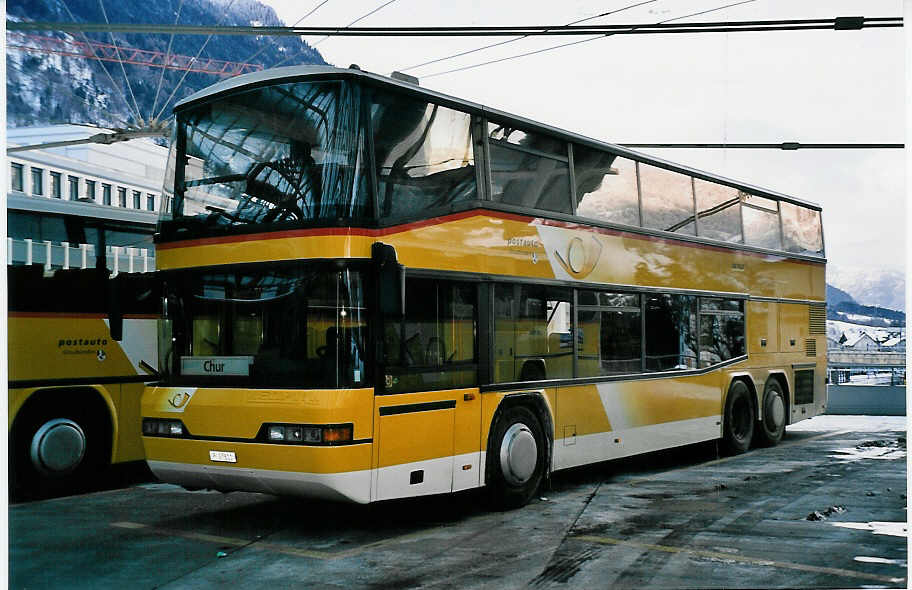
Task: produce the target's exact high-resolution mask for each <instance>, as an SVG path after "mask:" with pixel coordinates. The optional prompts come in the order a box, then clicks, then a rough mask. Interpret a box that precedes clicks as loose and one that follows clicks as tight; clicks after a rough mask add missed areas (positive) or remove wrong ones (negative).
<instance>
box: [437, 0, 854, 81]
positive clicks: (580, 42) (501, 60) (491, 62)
mask: <svg viewBox="0 0 912 590" xmlns="http://www.w3.org/2000/svg"><path fill="white" fill-rule="evenodd" d="M751 2H754V0H741V1H740V2H735V3H733V4H726V5H724V6H719V7H717V8H711V9H709V10H704V11H700V12H694V13H692V14H687V15H684V16H676V17H673V18H670V19H667V20H664V21H660V22H658V23H655V26H662V25H668V23H671V22H673V21H676V20H681V19H684V18H692V17H694V16H701V15H704V14H709V13H711V12H718V11H720V10H725V9H726V8H733V7H735V6H740V5H742V4H750V3H751ZM755 22H756V21H755ZM835 23H836V19H833V26H834V27H835V26H836V24H835ZM688 24H689V25H693V24H694V23H688ZM615 34H617V33H615ZM609 36H611V35H610V34H609V35H603V36H600V37H591V38H589V39H583V40H581V41H573V42H571V43H563V44H560V45H552V46H551V47H545V48H543V49H538V50H535V51H528V52H526V53H520V54H518V55H512V56H509V57H504V58H500V59H496V60H489V61H486V62H483V63H478V64H473V65H469V66H463V67H460V68H453V69H451V70H445V71H443V72H437V73H434V74H429V75H425V76H424V78H433V77H435V76H443V75H444V74H452V73H455V72H463V71H466V70H472V69H475V68H480V67H482V66H487V65H491V64H495V63H501V62H505V61H510V60H513V59H519V58H521V57H527V56H529V55H535V54H538V53H545V52H546V51H553V50H555V49H561V48H563V47H569V46H571V45H580V44H582V43H588V42H590V41H596V40H598V39H604V38H605V37H609Z"/></svg>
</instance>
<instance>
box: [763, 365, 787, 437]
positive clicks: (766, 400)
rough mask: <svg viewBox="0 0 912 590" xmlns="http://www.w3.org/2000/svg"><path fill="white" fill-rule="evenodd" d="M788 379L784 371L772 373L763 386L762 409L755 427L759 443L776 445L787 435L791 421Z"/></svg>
mask: <svg viewBox="0 0 912 590" xmlns="http://www.w3.org/2000/svg"><path fill="white" fill-rule="evenodd" d="M789 408H790V405H789V393H788V381H787V379H786V378H785V375H784V374H782V373H771V374H770V375H769V376H768V377H767V378H766V382H765V383H764V386H763V396H762V397H761V398H760V411H759V416H758V418H759V419H758V422H757V425H756V428H755V431H756V432H755V437H756V439H757V443H758V444H760V445H763V446H774V445H776V444H778V443H779V441H780V440H782V437H783V436H784V435H785V427H786V425H787V424H788V423H789Z"/></svg>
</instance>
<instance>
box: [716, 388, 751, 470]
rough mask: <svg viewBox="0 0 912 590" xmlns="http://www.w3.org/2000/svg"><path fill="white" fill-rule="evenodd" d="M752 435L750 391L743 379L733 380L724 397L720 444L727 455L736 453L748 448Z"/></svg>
mask: <svg viewBox="0 0 912 590" xmlns="http://www.w3.org/2000/svg"><path fill="white" fill-rule="evenodd" d="M753 435H754V411H753V406H752V404H751V392H750V389H748V387H747V385H745V383H744V382H743V381H734V382H733V383H732V384H731V386H730V387H729V389H728V395H727V396H726V399H725V415H724V417H723V426H722V446H723V449H724V450H725V452H726V454H728V455H738V454H741V453H743V452H745V451H747V449H748V448H750V443H751V438H752V437H753Z"/></svg>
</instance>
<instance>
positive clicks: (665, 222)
mask: <svg viewBox="0 0 912 590" xmlns="http://www.w3.org/2000/svg"><path fill="white" fill-rule="evenodd" d="M640 192H641V193H642V195H643V227H649V228H652V229H660V230H663V231H670V232H676V233H679V234H687V235H689V236H693V235H696V233H697V232H696V225H695V223H694V219H695V217H694V194H693V182H692V180H691V177H690V176H686V175H684V174H679V173H677V172H671V171H670V170H665V169H664V168H657V167H655V166H650V165H648V164H640Z"/></svg>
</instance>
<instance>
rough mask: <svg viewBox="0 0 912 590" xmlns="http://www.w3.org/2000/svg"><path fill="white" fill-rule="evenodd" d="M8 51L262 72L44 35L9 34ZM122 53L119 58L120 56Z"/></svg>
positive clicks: (221, 73)
mask: <svg viewBox="0 0 912 590" xmlns="http://www.w3.org/2000/svg"><path fill="white" fill-rule="evenodd" d="M6 35H7V41H6V48H7V49H8V50H10V49H15V50H19V51H29V52H34V53H53V54H56V55H66V56H69V57H83V58H87V59H98V60H101V61H120V62H123V63H125V64H134V65H138V66H147V67H150V68H164V69H168V70H181V71H184V70H186V71H190V72H198V73H200V74H214V75H216V76H225V77H229V76H237V75H238V74H244V73H247V72H256V71H259V70H262V69H263V66H262V65H261V64H254V63H241V62H235V61H225V60H221V59H210V58H199V57H197V58H194V57H190V56H187V55H177V54H174V53H172V54H167V53H165V52H164V51H149V50H146V49H136V48H134V47H124V46H117V47H115V46H114V45H112V44H109V43H101V42H98V41H89V42H88V43H84V42H81V41H76V40H73V39H58V38H56V37H45V36H42V35H26V34H24V33H14V32H7V34H6ZM118 53H119V55H118Z"/></svg>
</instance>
